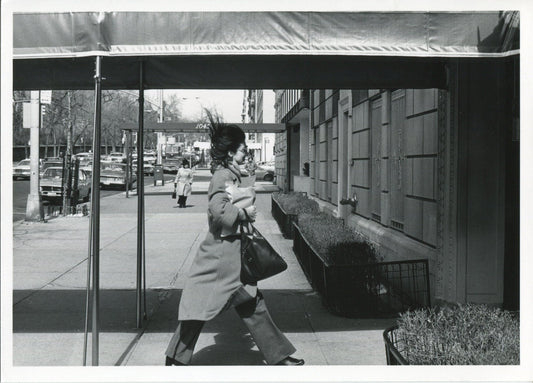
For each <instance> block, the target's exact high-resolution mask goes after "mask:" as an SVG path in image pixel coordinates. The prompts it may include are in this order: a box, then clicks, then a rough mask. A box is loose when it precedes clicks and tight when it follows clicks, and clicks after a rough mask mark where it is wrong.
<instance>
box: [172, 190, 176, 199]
mask: <svg viewBox="0 0 533 383" xmlns="http://www.w3.org/2000/svg"><path fill="white" fill-rule="evenodd" d="M172 199H176V191H175V190H174V191H173V192H172Z"/></svg>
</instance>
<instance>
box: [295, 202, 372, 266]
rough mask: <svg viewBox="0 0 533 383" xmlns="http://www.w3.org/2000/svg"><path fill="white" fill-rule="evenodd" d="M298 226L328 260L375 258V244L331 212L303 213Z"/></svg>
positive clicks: (345, 261) (362, 261) (369, 260)
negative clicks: (330, 213)
mask: <svg viewBox="0 0 533 383" xmlns="http://www.w3.org/2000/svg"><path fill="white" fill-rule="evenodd" d="M298 226H299V227H300V229H301V231H302V234H303V235H304V237H305V238H307V239H308V241H309V242H310V243H311V244H312V246H313V248H314V249H315V250H316V251H317V252H318V253H319V254H320V255H321V256H322V257H323V258H324V259H326V260H327V262H329V263H333V264H348V265H353V264H365V263H372V262H375V261H376V255H375V249H374V247H373V246H372V245H371V244H370V243H369V242H367V241H366V240H365V239H364V238H363V237H362V236H361V235H359V234H357V233H356V232H355V231H353V230H352V229H350V228H349V227H347V226H346V225H344V223H343V222H342V221H341V220H340V219H337V218H335V217H332V216H331V215H329V214H326V213H322V212H321V213H316V214H310V213H303V214H300V215H299V216H298Z"/></svg>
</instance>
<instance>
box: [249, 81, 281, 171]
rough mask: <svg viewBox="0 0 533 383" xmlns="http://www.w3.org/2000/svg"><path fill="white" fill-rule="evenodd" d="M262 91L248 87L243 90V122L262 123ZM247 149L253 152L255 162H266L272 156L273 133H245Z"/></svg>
mask: <svg viewBox="0 0 533 383" xmlns="http://www.w3.org/2000/svg"><path fill="white" fill-rule="evenodd" d="M263 94H264V91H263V90H262V89H250V90H245V91H244V97H243V112H242V117H243V122H249V123H258V124H260V123H263V122H265V121H264V119H263V112H264V107H265V105H264V97H263ZM246 138H247V145H248V149H249V150H250V151H251V152H252V153H253V155H254V158H255V161H256V162H268V161H270V160H271V159H272V158H273V156H274V140H275V135H274V134H273V133H247V137H246Z"/></svg>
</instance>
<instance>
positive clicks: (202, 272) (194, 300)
mask: <svg viewBox="0 0 533 383" xmlns="http://www.w3.org/2000/svg"><path fill="white" fill-rule="evenodd" d="M209 116H210V115H209ZM210 120H211V127H210V128H211V157H212V165H211V166H212V167H211V171H212V173H213V177H212V179H211V183H210V185H209V189H208V195H207V197H208V209H207V218H208V224H209V231H208V233H207V236H206V238H205V240H204V241H203V242H202V244H201V245H200V248H199V249H198V252H197V254H196V257H195V258H194V261H193V264H192V266H191V268H190V271H189V274H188V277H187V280H186V282H185V287H184V289H183V293H182V296H181V300H180V304H179V313H178V319H179V324H178V327H177V329H176V331H175V333H174V335H173V337H172V339H171V341H170V343H169V345H168V348H167V351H166V362H165V364H166V365H187V364H189V363H190V361H191V359H192V354H193V350H194V346H195V344H196V341H197V340H198V337H199V335H200V332H201V329H202V327H203V325H204V323H205V322H206V321H208V320H210V319H213V318H214V317H215V316H216V315H217V314H219V313H220V312H222V311H223V310H225V309H229V308H231V307H233V308H235V310H236V311H237V313H238V314H239V316H240V317H241V319H242V320H243V321H244V323H245V324H246V325H247V327H248V329H249V330H250V333H251V334H252V336H253V338H254V340H255V343H256V344H257V347H258V348H259V349H260V350H261V352H262V353H263V356H264V358H265V361H266V362H267V363H268V364H281V365H302V364H304V361H303V360H301V359H296V358H292V357H291V356H290V355H291V354H293V353H294V352H295V351H296V350H295V348H294V346H293V345H292V344H291V343H290V342H289V340H288V339H287V338H286V337H285V335H284V334H283V333H282V332H281V331H280V330H279V329H278V327H277V326H276V325H275V324H274V322H273V321H272V318H271V317H270V314H269V313H268V310H267V307H266V305H265V301H264V299H263V296H262V294H261V292H260V291H259V290H258V289H257V285H256V284H254V285H243V283H242V282H241V281H240V269H241V259H240V250H241V243H240V239H238V238H237V237H235V236H232V234H236V233H237V231H238V227H239V222H241V221H246V220H247V216H248V217H249V218H250V219H251V220H252V221H253V220H255V217H256V214H257V212H256V207H255V206H253V205H252V206H249V207H246V208H245V209H246V212H245V211H244V209H241V208H239V207H237V206H235V205H233V204H232V202H231V199H230V196H229V195H228V190H229V188H231V187H234V186H235V185H237V186H238V185H239V184H240V178H241V176H240V172H239V170H238V168H239V167H238V165H239V164H242V163H243V161H244V156H245V151H246V146H245V135H244V132H243V131H242V130H241V129H240V128H239V127H238V126H237V125H229V124H223V123H221V122H219V121H215V119H214V118H212V117H211V116H210Z"/></svg>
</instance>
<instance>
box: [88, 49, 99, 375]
mask: <svg viewBox="0 0 533 383" xmlns="http://www.w3.org/2000/svg"><path fill="white" fill-rule="evenodd" d="M101 63H102V57H101V56H97V57H96V73H95V75H94V83H95V85H94V98H95V102H94V134H93V156H94V157H93V179H92V187H91V192H92V195H91V225H90V229H89V230H90V233H89V235H90V236H91V250H92V263H93V264H92V281H93V293H92V298H93V299H92V335H93V337H92V365H93V366H98V351H99V350H98V347H99V339H98V336H99V331H100V328H99V327H100V320H99V316H100V142H101V134H100V133H101V125H102V74H101V70H100V67H101ZM89 256H90V254H89Z"/></svg>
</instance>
